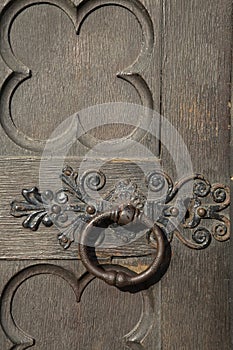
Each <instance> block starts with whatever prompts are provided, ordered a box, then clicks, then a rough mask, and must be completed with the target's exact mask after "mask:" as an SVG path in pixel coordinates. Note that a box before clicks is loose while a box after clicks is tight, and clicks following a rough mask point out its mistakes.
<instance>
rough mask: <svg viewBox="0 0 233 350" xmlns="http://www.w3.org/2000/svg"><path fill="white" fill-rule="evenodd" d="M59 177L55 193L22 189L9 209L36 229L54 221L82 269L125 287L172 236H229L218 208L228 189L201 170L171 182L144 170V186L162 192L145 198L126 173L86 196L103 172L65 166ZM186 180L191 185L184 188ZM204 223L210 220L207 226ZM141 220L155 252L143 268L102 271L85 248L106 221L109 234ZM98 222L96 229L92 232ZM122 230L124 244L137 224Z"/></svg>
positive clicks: (187, 241) (190, 241) (190, 240)
mask: <svg viewBox="0 0 233 350" xmlns="http://www.w3.org/2000/svg"><path fill="white" fill-rule="evenodd" d="M61 180H62V183H63V188H61V189H58V191H57V192H55V193H54V192H52V191H50V190H47V191H45V192H44V193H40V192H39V190H38V189H37V188H36V187H34V188H32V189H24V190H23V191H22V195H23V197H24V201H18V200H16V201H14V202H12V204H11V214H12V215H13V216H14V217H25V219H24V221H23V227H24V228H27V229H31V230H32V231H36V230H38V228H39V226H40V225H45V226H47V227H50V226H52V225H55V226H56V227H57V228H58V230H59V234H58V240H59V242H60V244H61V245H62V246H63V247H64V249H68V248H69V247H70V245H71V244H72V243H73V242H75V243H77V244H78V247H79V254H80V257H81V260H82V261H83V263H84V265H85V267H86V268H87V270H88V271H89V272H90V273H92V274H94V275H95V276H97V277H99V278H101V279H103V280H105V281H106V282H107V283H109V284H110V285H115V286H116V287H121V288H122V287H127V286H128V287H129V286H131V285H137V284H142V283H143V282H145V280H146V279H149V278H151V277H152V276H153V275H155V274H156V273H157V272H158V271H159V270H160V269H161V266H162V265H163V263H164V259H165V250H166V245H170V244H171V243H172V240H173V239H174V237H176V238H177V239H178V240H179V241H181V242H182V243H183V244H184V245H185V246H187V247H189V248H191V249H198V250H200V249H204V248H207V247H208V246H209V244H210V243H211V240H212V239H215V240H216V241H219V242H224V241H227V240H228V239H229V238H230V221H229V218H228V217H227V216H226V215H225V214H223V211H224V210H225V209H227V208H228V207H229V205H230V189H229V187H227V186H225V185H223V184H220V183H216V184H213V185H211V183H210V182H209V181H208V180H207V179H206V178H205V177H204V176H203V175H201V174H195V175H191V176H189V177H187V178H185V179H182V180H180V181H178V182H176V183H173V181H172V179H171V178H170V176H169V175H168V174H166V173H164V172H162V171H155V172H153V173H150V174H147V176H146V177H145V182H146V186H147V188H148V191H150V192H151V193H152V194H153V193H154V194H156V193H158V192H159V193H161V191H162V193H163V195H162V196H158V197H156V196H155V197H154V199H152V198H146V196H145V195H144V193H143V192H142V191H141V190H140V189H139V188H138V186H137V184H135V183H133V182H132V181H131V180H130V179H123V180H121V181H119V182H118V183H117V184H116V185H115V187H114V188H112V190H111V191H108V192H106V193H105V194H104V195H103V197H102V200H100V199H99V198H98V199H95V198H91V196H90V191H92V192H93V191H94V192H95V191H96V192H98V191H100V190H103V191H104V188H105V184H106V176H105V174H104V173H103V172H101V171H97V170H93V169H92V170H89V171H87V172H86V173H84V174H82V175H80V176H79V174H78V173H77V172H75V171H74V170H73V169H72V168H71V167H69V166H67V167H66V168H65V169H64V170H63V172H62V174H61ZM190 183H191V186H192V191H191V192H190V190H189V191H188V192H186V188H187V185H188V184H189V186H188V188H189V189H190ZM90 203H91V204H90ZM207 223H211V228H210V227H209V225H207ZM141 224H142V225H144V230H143V232H144V234H145V235H146V236H147V238H148V245H150V247H151V246H152V247H153V249H154V252H155V257H154V260H153V262H152V264H151V266H149V268H148V269H147V270H146V271H145V272H143V273H141V274H139V275H137V276H136V277H135V276H134V277H133V278H132V277H129V276H127V275H124V274H118V273H116V272H115V271H114V269H113V270H110V271H107V272H106V271H105V270H103V269H102V268H101V266H97V265H96V264H95V263H93V261H92V259H91V256H89V248H90V247H91V249H92V250H94V251H95V248H96V247H98V246H99V245H101V244H102V243H103V242H104V240H105V230H104V229H106V228H107V227H109V226H110V225H111V227H112V232H113V233H112V234H113V235H114V234H115V232H114V231H115V229H117V228H119V227H122V226H125V225H126V226H127V227H131V226H130V225H134V226H135V225H136V226H138V225H141ZM98 226H100V227H102V230H99V231H98V230H97V231H96V232H95V231H94V229H95V228H96V227H98ZM128 232H129V233H128V237H125V236H124V237H121V234H120V233H119V232H118V235H116V237H117V238H118V239H119V240H120V239H121V238H124V239H125V238H126V241H125V242H128V243H129V244H130V243H131V241H132V240H136V239H137V230H136V231H135V230H133V234H132V233H130V229H128Z"/></svg>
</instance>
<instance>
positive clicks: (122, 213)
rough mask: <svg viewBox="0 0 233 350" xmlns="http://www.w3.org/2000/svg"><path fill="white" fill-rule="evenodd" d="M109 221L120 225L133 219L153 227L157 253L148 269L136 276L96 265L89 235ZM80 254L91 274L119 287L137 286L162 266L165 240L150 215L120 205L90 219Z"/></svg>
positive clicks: (128, 206)
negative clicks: (106, 269)
mask: <svg viewBox="0 0 233 350" xmlns="http://www.w3.org/2000/svg"><path fill="white" fill-rule="evenodd" d="M109 221H113V222H116V223H117V224H119V225H125V224H127V223H130V222H133V221H134V222H136V221H140V222H141V223H143V224H144V225H145V226H147V227H148V228H149V229H152V234H153V236H154V238H155V240H156V242H157V255H156V257H155V259H154V260H153V262H152V264H151V265H150V266H149V267H148V268H147V270H145V271H143V272H141V273H140V274H138V275H136V276H130V275H129V274H127V273H125V272H121V271H115V270H114V269H112V270H110V271H105V270H104V269H103V268H102V267H101V265H96V264H94V263H93V261H92V260H91V258H90V256H89V249H88V245H87V240H88V236H89V235H90V233H91V231H92V229H93V227H94V226H98V225H99V224H100V223H103V222H109ZM97 239H98V237H96V240H97ZM79 254H80V257H81V260H82V262H83V264H84V266H85V267H86V269H87V270H88V271H89V272H90V273H91V274H93V275H94V276H96V277H98V278H100V279H101V280H103V281H105V282H106V283H108V284H110V285H113V286H116V287H119V288H123V287H130V286H137V285H140V284H142V283H145V282H146V281H148V280H149V279H150V278H151V277H153V276H154V275H155V274H156V272H157V271H158V269H159V268H160V266H161V264H162V262H163V260H164V255H165V241H164V238H163V233H162V231H161V229H160V228H159V227H158V226H157V225H156V224H154V223H153V222H152V221H151V220H150V219H149V218H148V217H146V216H145V215H144V214H143V213H142V212H140V211H139V210H138V209H136V208H135V207H133V206H132V205H126V206H121V207H119V208H118V209H117V210H116V211H113V212H107V213H103V214H100V215H97V216H96V217H95V218H93V219H92V220H91V221H90V223H89V224H88V225H87V226H86V227H85V229H84V231H83V232H82V233H81V237H80V244H79ZM110 266H111V265H110Z"/></svg>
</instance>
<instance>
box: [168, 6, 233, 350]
mask: <svg viewBox="0 0 233 350" xmlns="http://www.w3.org/2000/svg"><path fill="white" fill-rule="evenodd" d="M231 8H232V3H231V1H228V0H226V1H221V3H220V2H219V1H205V2H200V1H182V0H177V1H172V2H164V19H165V22H164V41H163V43H164V44H163V45H164V47H163V62H164V64H163V74H162V76H163V88H162V91H163V92H162V114H163V115H164V116H165V117H167V118H168V119H169V121H171V123H172V124H173V125H174V126H175V127H176V128H177V129H178V131H179V133H180V134H181V135H182V137H183V139H184V141H185V143H186V144H187V147H188V149H189V152H190V154H191V157H192V163H193V168H194V171H195V172H197V171H198V172H202V173H203V174H204V175H205V176H208V178H210V180H211V181H214V182H219V181H220V182H221V181H222V182H224V183H228V184H229V179H230V172H229V160H230V153H229V139H230V128H229V126H230V109H229V107H230V105H229V101H230V82H231V45H232V44H231V43H232V37H231V35H232V18H231V12H232V10H231ZM165 146H166V145H165ZM165 146H164V147H163V148H162V160H163V164H164V167H165V169H166V170H168V169H169V173H171V172H172V170H173V169H174V166H173V164H174V163H172V162H171V160H169V157H166V152H165ZM178 146H179V145H176V147H178ZM174 175H175V174H174ZM172 251H173V256H172V260H171V266H170V269H169V271H168V273H167V274H166V276H165V277H164V279H163V280H162V283H161V284H162V286H161V289H162V300H161V314H162V321H161V322H162V324H161V329H162V348H163V349H179V348H182V349H203V350H204V349H205V350H206V349H216V350H217V349H219V348H221V349H230V330H229V317H230V316H229V299H228V298H229V294H228V293H229V289H228V285H229V278H230V276H229V261H230V259H231V258H230V252H229V244H224V245H218V244H217V245H216V244H214V245H212V246H211V247H210V248H209V249H207V250H205V251H200V252H193V251H190V250H187V249H184V248H183V247H182V246H181V245H180V244H179V242H177V243H176V244H175V242H173V246H172ZM175 325H176V326H175Z"/></svg>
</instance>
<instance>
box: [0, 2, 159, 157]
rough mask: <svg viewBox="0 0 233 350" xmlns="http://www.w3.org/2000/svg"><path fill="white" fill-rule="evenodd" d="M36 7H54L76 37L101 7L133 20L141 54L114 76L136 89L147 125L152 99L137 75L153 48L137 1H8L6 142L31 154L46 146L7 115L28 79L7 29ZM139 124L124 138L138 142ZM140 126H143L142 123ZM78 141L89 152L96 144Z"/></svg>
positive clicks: (0, 34) (1, 48)
mask: <svg viewBox="0 0 233 350" xmlns="http://www.w3.org/2000/svg"><path fill="white" fill-rule="evenodd" d="M40 4H47V5H51V6H56V7H57V8H59V9H60V10H62V11H63V12H64V13H65V14H66V15H67V16H68V17H69V18H70V20H71V21H72V23H73V25H74V28H75V31H76V33H77V35H79V34H80V31H81V27H82V24H83V22H84V21H85V19H86V18H87V17H88V15H89V14H90V13H92V12H93V11H95V10H96V9H99V8H101V7H103V6H120V7H122V8H124V9H126V10H127V11H130V12H131V13H132V14H133V15H134V16H135V17H136V19H137V21H138V22H139V24H140V26H141V30H142V33H143V37H144V39H143V42H142V47H141V51H140V53H139V55H138V57H137V58H136V60H135V61H134V62H133V63H132V64H131V65H130V66H129V67H127V68H125V69H124V70H123V71H122V72H118V73H117V77H118V78H120V79H123V80H125V81H126V82H128V83H129V84H131V85H132V86H133V87H134V88H135V89H136V91H137V93H138V94H139V96H140V99H141V102H142V105H143V106H145V107H148V115H147V118H148V121H149V120H151V118H152V114H151V113H150V112H149V110H151V109H153V98H152V94H151V91H150V89H149V87H148V85H147V83H146V81H145V80H144V79H143V78H142V76H141V75H140V73H141V72H142V70H143V69H144V68H145V67H147V66H148V64H149V60H150V58H151V54H152V51H153V46H154V30H153V24H152V20H151V18H150V15H149V13H148V11H147V9H146V8H145V7H144V6H143V5H142V3H141V2H140V1H139V0H112V1H111V0H86V1H82V2H81V3H80V4H79V5H78V6H77V7H76V6H75V5H74V3H73V2H71V1H70V0H11V1H10V2H8V3H7V5H6V6H5V7H4V8H3V10H2V12H1V14H0V54H1V56H2V58H3V60H4V62H5V63H6V64H7V66H8V67H9V68H10V69H11V71H12V73H10V75H9V76H8V77H7V78H6V80H5V82H4V83H3V85H2V88H1V93H0V123H1V125H2V127H3V129H4V131H5V132H6V134H7V135H8V136H9V138H10V139H11V140H12V141H13V142H15V143H16V144H17V145H19V146H20V147H23V148H25V149H28V150H31V151H34V152H41V151H43V149H44V146H45V142H46V141H45V140H38V139H33V138H31V137H30V136H27V135H25V134H24V133H23V132H22V131H21V130H19V129H18V128H17V127H16V125H15V124H14V121H13V119H14V118H13V116H12V112H11V103H12V97H13V95H14V93H15V91H16V89H18V88H19V86H20V84H22V83H23V82H24V81H25V80H27V79H30V78H31V71H30V68H29V67H26V66H25V65H24V64H23V63H21V62H20V61H19V59H18V58H17V57H16V56H15V54H14V51H13V48H12V45H11V43H10V31H11V27H12V24H13V22H14V20H15V18H16V17H17V15H18V14H19V13H21V12H22V11H24V10H25V9H27V8H28V7H31V6H34V5H40ZM141 122H142V120H140V122H139V125H138V127H136V128H135V129H134V130H133V131H132V133H130V134H129V135H128V136H127V138H131V139H133V140H140V139H142V138H143V137H144V136H145V134H146V132H145V131H144V130H142V129H141V128H140V123H141ZM143 122H144V123H145V120H144V121H143ZM63 139H65V138H64V137H63V135H61V136H59V143H60V144H62V142H65V140H64V141H63ZM79 141H80V142H82V143H83V144H85V145H86V146H87V147H90V148H91V147H93V146H94V145H96V144H97V143H98V142H99V140H97V139H96V138H95V137H94V136H92V135H88V134H84V135H82V136H81V137H80V138H79Z"/></svg>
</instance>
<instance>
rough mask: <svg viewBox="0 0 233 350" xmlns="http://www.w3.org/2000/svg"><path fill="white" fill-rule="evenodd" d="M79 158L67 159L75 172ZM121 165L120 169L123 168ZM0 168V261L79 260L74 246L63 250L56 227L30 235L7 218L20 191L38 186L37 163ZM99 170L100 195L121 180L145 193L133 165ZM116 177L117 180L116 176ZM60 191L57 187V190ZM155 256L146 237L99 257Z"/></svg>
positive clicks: (17, 161)
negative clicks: (102, 176)
mask: <svg viewBox="0 0 233 350" xmlns="http://www.w3.org/2000/svg"><path fill="white" fill-rule="evenodd" d="M81 160H82V159H80V158H69V159H66V161H65V164H69V165H70V166H72V167H73V168H74V169H78V168H79V165H80V161H81ZM140 163H141V165H143V164H144V167H145V168H146V169H147V170H148V171H149V170H150V169H153V168H154V162H150V161H146V160H141V161H140ZM122 165H123V166H122ZM0 167H1V169H2V172H1V175H0V193H1V200H2V205H1V209H0V216H1V221H0V231H1V245H0V259H76V258H77V256H78V248H77V245H75V244H74V245H73V246H71V247H70V248H69V249H67V250H64V249H63V248H62V247H61V246H60V244H59V242H58V239H57V235H58V234H59V231H58V229H57V228H56V227H50V228H46V227H44V226H43V225H41V226H40V228H39V229H38V231H36V232H31V231H30V230H27V229H25V228H23V227H22V221H23V219H22V218H15V217H12V216H11V215H10V203H11V202H12V201H13V200H14V199H15V198H17V199H19V200H22V196H21V191H22V189H24V188H25V189H30V188H32V187H34V186H38V185H39V183H40V182H39V172H38V169H39V168H40V162H39V160H38V159H30V158H24V159H22V158H10V159H6V158H5V159H1V160H0ZM101 170H102V171H103V172H104V173H105V174H106V178H107V181H106V186H105V187H104V189H103V190H101V195H104V194H106V193H107V192H108V191H109V190H111V189H112V188H113V187H114V186H115V184H116V183H117V182H118V181H119V180H120V179H121V180H123V179H127V178H130V179H131V180H132V181H133V182H135V183H136V184H138V186H139V188H140V189H141V191H143V192H144V193H146V186H145V179H144V173H143V172H142V170H141V169H140V168H139V167H138V165H137V164H135V163H134V162H124V163H122V162H121V161H118V162H117V161H115V162H106V163H103V166H102V168H101ZM59 173H60V172H58V169H56V168H55V169H54V170H53V167H52V166H51V168H50V172H49V173H48V174H47V177H46V179H44V180H45V181H43V182H42V184H43V190H46V189H51V186H52V185H54V182H55V181H56V179H57V178H58V177H59ZM116 174H117V176H116ZM58 188H60V187H58ZM153 253H154V249H153V248H152V247H151V246H149V245H148V242H147V239H146V237H142V239H139V240H138V241H134V242H132V243H131V244H130V245H125V246H121V247H116V248H115V249H107V248H106V249H103V250H102V251H100V252H99V253H98V255H99V256H100V257H102V258H109V257H111V256H124V257H126V256H147V255H151V254H153Z"/></svg>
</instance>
